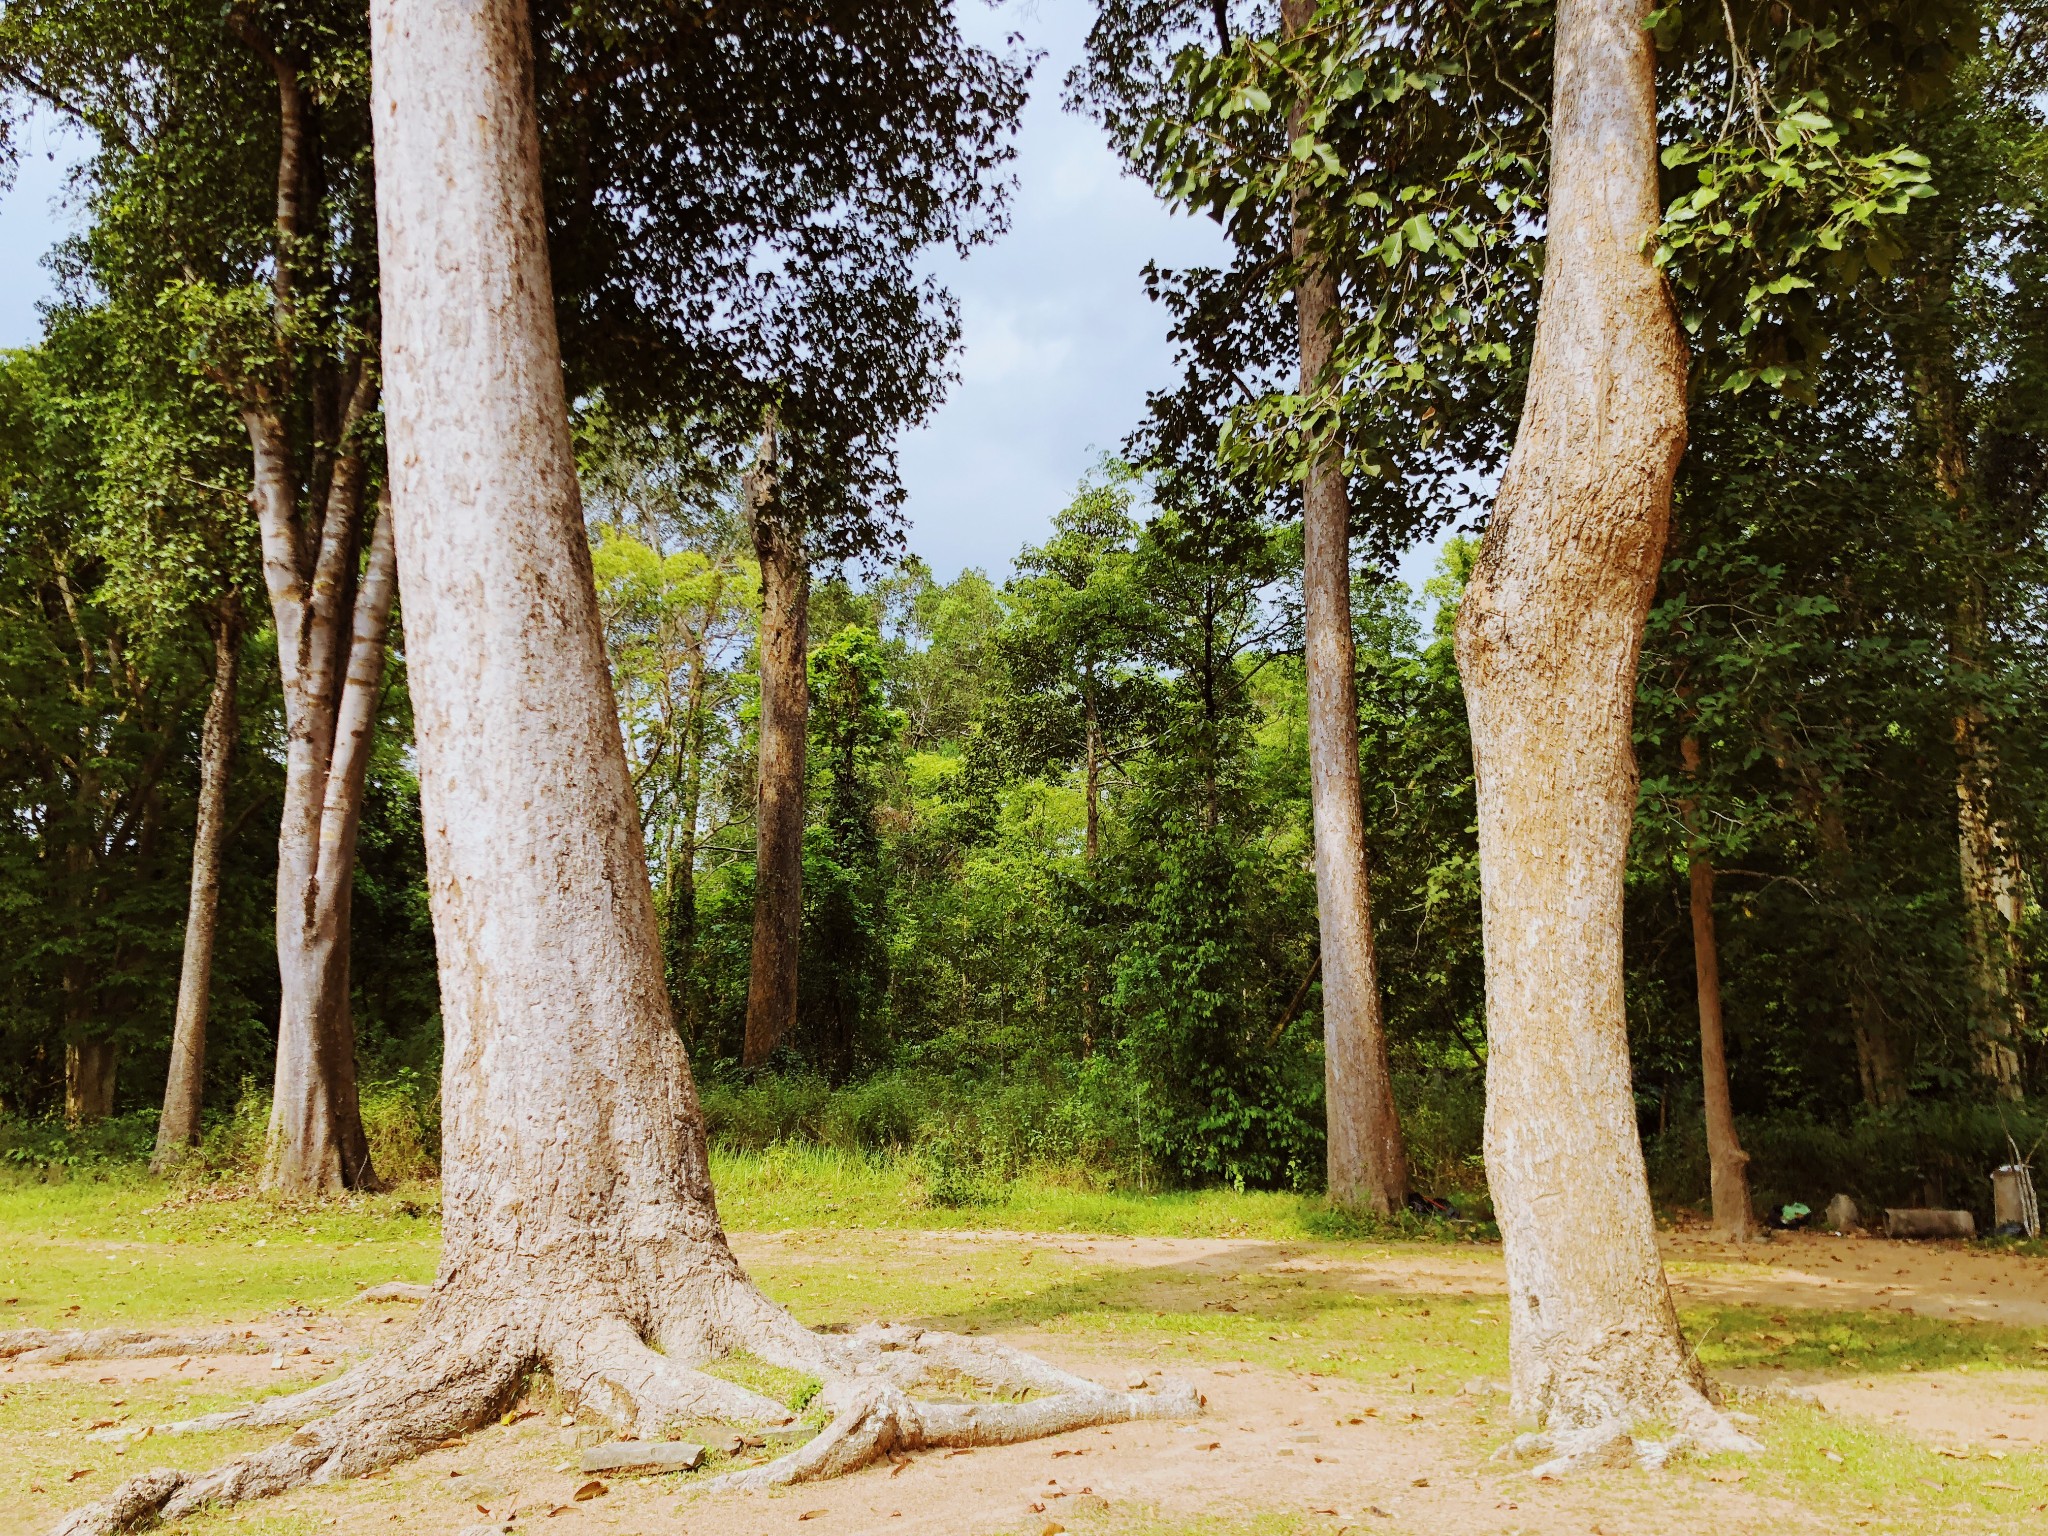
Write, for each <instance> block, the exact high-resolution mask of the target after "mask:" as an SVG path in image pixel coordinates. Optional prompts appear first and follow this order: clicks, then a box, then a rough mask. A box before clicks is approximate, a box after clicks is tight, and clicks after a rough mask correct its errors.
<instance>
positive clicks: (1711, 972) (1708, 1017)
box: [1678, 736, 1757, 1243]
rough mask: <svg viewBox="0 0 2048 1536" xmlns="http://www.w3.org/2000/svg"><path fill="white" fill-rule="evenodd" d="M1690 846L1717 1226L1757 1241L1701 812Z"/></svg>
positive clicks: (1693, 771)
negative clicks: (1731, 1077)
mask: <svg viewBox="0 0 2048 1536" xmlns="http://www.w3.org/2000/svg"><path fill="white" fill-rule="evenodd" d="M1678 750H1679V758H1680V761H1681V763H1682V764H1683V766H1684V768H1685V771H1686V774H1687V775H1688V776H1693V775H1697V774H1698V772H1699V769H1700V744H1699V741H1698V739H1697V738H1695V737H1692V736H1686V737H1683V738H1681V739H1680V741H1679V744H1678ZM1679 811H1680V814H1681V815H1682V816H1683V817H1684V819H1685V830H1686V833H1687V836H1688V837H1689V838H1691V840H1692V847H1691V849H1690V851H1689V853H1688V855H1687V866H1688V868H1687V882H1688V884H1689V885H1690V887H1691V907H1692V969H1693V981H1694V985H1695V987H1696V989H1697V992H1698V996H1699V1009H1700V1082H1701V1085H1702V1089H1703V1097H1704V1099H1705V1105H1706V1118H1707V1170H1708V1174H1707V1176H1708V1182H1709V1184H1710V1185H1711V1187H1712V1194H1713V1202H1714V1225H1715V1227H1717V1228H1718V1229H1719V1230H1720V1231H1721V1233H1722V1235H1723V1236H1725V1237H1727V1238H1729V1239H1730V1240H1731V1241H1733V1242H1738V1243H1746V1242H1748V1241H1749V1240H1750V1239H1752V1238H1754V1237H1755V1236H1756V1231H1757V1229H1756V1208H1755V1206H1754V1205H1753V1203H1752V1202H1751V1200H1750V1197H1749V1154H1748V1153H1747V1152H1745V1151H1743V1150H1742V1140H1741V1138H1740V1137H1739V1136H1737V1135H1736V1132H1735V1106H1734V1102H1733V1100H1731V1099H1730V1098H1729V1096H1728V1045H1727V1040H1726V1038H1725V1036H1724V1035H1723V1033H1722V1029H1721V946H1720V942H1719V940H1718V939H1717V937H1716V936H1715V932H1714V860H1713V856H1712V854H1710V853H1709V852H1708V850H1707V849H1706V847H1705V846H1704V845H1703V844H1702V843H1701V841H1700V838H1699V807H1698V805H1697V803H1696V802H1694V801H1693V800H1690V799H1687V800H1685V801H1683V802H1681V804H1680V806H1679Z"/></svg>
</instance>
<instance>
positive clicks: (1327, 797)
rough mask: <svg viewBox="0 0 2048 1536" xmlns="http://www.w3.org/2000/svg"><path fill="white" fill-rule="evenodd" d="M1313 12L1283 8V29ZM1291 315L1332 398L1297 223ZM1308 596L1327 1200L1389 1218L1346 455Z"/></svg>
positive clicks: (1320, 529)
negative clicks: (1297, 272)
mask: <svg viewBox="0 0 2048 1536" xmlns="http://www.w3.org/2000/svg"><path fill="white" fill-rule="evenodd" d="M1315 12H1316V0H1286V3H1285V4H1283V5H1282V7H1281V18H1282V23H1283V25H1284V26H1285V28H1286V30H1287V31H1289V32H1290V33H1291V32H1297V31H1299V30H1300V29H1301V28H1303V27H1305V26H1307V25H1308V24H1309V23H1310V21H1311V20H1312V19H1313V18H1314V16H1315ZM1293 254H1294V259H1295V260H1296V261H1297V262H1299V263H1302V264H1303V266H1304V269H1305V270H1304V271H1303V273H1302V275H1301V276H1300V278H1298V279H1297V281H1296V283H1295V288H1294V310H1295V320H1296V326H1297V333H1298V345H1299V351H1300V361H1301V391H1302V394H1303V395H1304V396H1307V395H1311V394H1313V393H1314V392H1315V391H1316V390H1317V389H1318V388H1321V387H1326V386H1327V385H1328V383H1329V380H1328V379H1327V378H1326V377H1325V375H1326V374H1327V372H1328V370H1329V364H1330V354H1331V351H1332V349H1333V348H1334V346H1335V344H1336V339H1337V328H1338V297H1337V280H1336V277H1335V276H1334V275H1333V274H1332V273H1331V272H1330V271H1329V269H1328V267H1327V265H1326V264H1325V263H1324V262H1322V261H1321V260H1319V259H1317V256H1316V253H1315V252H1314V250H1313V248H1312V246H1311V243H1310V238H1309V233H1308V230H1307V229H1306V227H1305V225H1304V222H1303V220H1302V219H1301V218H1300V216H1299V211H1298V210H1297V213H1296V217H1295V223H1294V231H1293ZM1301 521H1302V597H1303V603H1304V610H1305V611H1304V615H1303V621H1304V640H1305V647H1306V664H1307V671H1308V759H1309V799H1310V806H1311V816H1312V819H1313V821H1314V825H1315V866H1316V917H1317V921H1318V924H1319V926H1320V930H1321V934H1322V970H1323V1104H1324V1116H1325V1119H1326V1122H1327V1130H1328V1140H1327V1159H1326V1162H1327V1172H1328V1178H1329V1192H1330V1198H1331V1199H1332V1200H1335V1201H1337V1202H1338V1203H1340V1204H1344V1205H1359V1206H1363V1207H1365V1208H1366V1209H1368V1210H1371V1211H1375V1212H1378V1213H1379V1214H1381V1215H1387V1214H1390V1213H1392V1212H1394V1211H1398V1210H1400V1209H1401V1208H1402V1207H1403V1206H1404V1205H1405V1204H1406V1203H1407V1200H1408V1150H1407V1147H1406V1145H1405V1144H1404V1143H1403V1141H1402V1137H1401V1122H1400V1118H1399V1116H1398V1115H1397V1113H1396V1112H1395V1108H1394V1081H1393V1072H1392V1069H1391V1068H1390V1066H1389V1065H1388V1061H1387V1037H1386V1023H1385V1016H1384V1005H1383V1000H1382V998H1381V994H1380V980H1379V957H1378V955H1377V954H1376V952H1375V950H1374V946H1373V932H1372V900H1371V872H1370V867H1369V865H1368V862H1367V857H1366V846H1365V811H1364V803H1363V790H1362V788H1361V786H1360V783H1359V771H1358V657H1357V651H1356V646H1355V642H1354V640H1353V637H1352V633H1351V500H1350V494H1349V492H1348V491H1347V490H1346V488H1345V484H1344V462H1343V450H1342V448H1341V447H1340V446H1339V445H1337V444H1332V445H1331V446H1330V447H1328V448H1327V449H1326V450H1325V451H1324V452H1323V453H1322V454H1321V455H1320V456H1319V457H1318V458H1317V459H1316V461H1315V462H1314V463H1313V464H1311V465H1310V466H1309V469H1308V474H1307V476H1306V477H1305V478H1304V479H1303V481H1302V495H1301Z"/></svg>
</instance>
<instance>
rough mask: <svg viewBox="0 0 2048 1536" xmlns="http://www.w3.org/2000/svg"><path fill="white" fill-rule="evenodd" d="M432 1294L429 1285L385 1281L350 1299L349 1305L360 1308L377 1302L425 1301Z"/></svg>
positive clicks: (432, 1289) (403, 1281)
mask: <svg viewBox="0 0 2048 1536" xmlns="http://www.w3.org/2000/svg"><path fill="white" fill-rule="evenodd" d="M433 1294H434V1288H433V1287H432V1286H431V1285H415V1284H413V1282H412V1281H410V1280H387V1281H385V1282H384V1283H383V1284H382V1285H373V1286H371V1287H370V1288H369V1289H368V1290H366V1291H363V1292H361V1293H359V1294H358V1295H356V1296H355V1297H353V1298H351V1299H350V1301H349V1305H350V1306H352V1307H361V1306H367V1305H369V1304H370V1303H371V1302H377V1301H425V1300H426V1299H427V1298H428V1297H429V1296H432V1295H433Z"/></svg>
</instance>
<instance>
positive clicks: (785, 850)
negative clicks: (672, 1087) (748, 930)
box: [741, 421, 811, 1067]
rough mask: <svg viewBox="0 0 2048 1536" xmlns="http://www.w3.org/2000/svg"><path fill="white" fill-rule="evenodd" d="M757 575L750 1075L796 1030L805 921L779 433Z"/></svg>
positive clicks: (789, 536) (802, 574) (792, 540)
mask: <svg viewBox="0 0 2048 1536" xmlns="http://www.w3.org/2000/svg"><path fill="white" fill-rule="evenodd" d="M747 502H748V512H749V516H750V521H751V523H752V532H753V536H754V554H755V556H756V558H757V559H758V561H759V562H760V566H761V639H760V646H759V654H760V670H761V715H760V721H761V724H760V735H761V760H760V768H759V778H758V786H759V792H758V794H757V796H756V806H755V822H754V948H753V955H752V960H751V967H750V970H749V974H748V978H747V1033H746V1041H745V1045H744V1047H743V1048H742V1052H741V1062H742V1064H743V1065H745V1066H749V1067H754V1066H759V1065H760V1064H761V1063H762V1062H764V1061H766V1060H767V1059H768V1058H769V1056H771V1055H772V1054H774V1051H775V1048H776V1047H777V1046H778V1045H780V1044H782V1042H783V1041H784V1040H786V1039H788V1038H789V1035H790V1032H791V1031H792V1030H793V1029H795V1028H796V982H797V960H798V953H799V945H800V943H801V940H802V935H803V920H804V750H805V747H806V745H807V743H808V739H809V735H810V715H811V684H810V674H809V671H808V655H809V651H810V635H809V613H808V610H809V606H810V588H811V577H810V564H809V562H808V561H807V560H806V559H805V556H804V549H803V538H802V531H801V530H800V529H799V528H797V527H796V526H795V525H794V524H793V522H792V521H791V519H790V515H789V511H788V509H787V508H786V507H785V506H784V505H783V502H782V498H781V495H780V494H779V487H778V484H777V474H776V441H775V426H774V424H773V422H772V421H771V422H770V423H769V425H768V426H767V427H766V429H765V430H764V431H763V432H762V434H761V454H760V458H759V459H758V460H757V461H756V463H755V466H754V469H753V471H752V472H751V473H750V474H749V476H748V485H747Z"/></svg>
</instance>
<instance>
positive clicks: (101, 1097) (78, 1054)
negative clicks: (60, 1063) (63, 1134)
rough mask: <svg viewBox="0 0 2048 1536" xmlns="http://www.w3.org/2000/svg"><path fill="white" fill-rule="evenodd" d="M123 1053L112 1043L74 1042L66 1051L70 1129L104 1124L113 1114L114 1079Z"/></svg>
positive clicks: (67, 1045)
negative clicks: (71, 1126) (99, 1122)
mask: <svg viewBox="0 0 2048 1536" xmlns="http://www.w3.org/2000/svg"><path fill="white" fill-rule="evenodd" d="M120 1059H121V1058H120V1053H119V1052H118V1051H117V1050H116V1049H115V1048H114V1042H113V1041H111V1040H73V1041H70V1042H68V1043H67V1044H66V1045H65V1047H64V1119H65V1121H66V1122H67V1123H68V1124H71V1125H83V1124H86V1123H87V1122H89V1121H93V1120H104V1119H106V1118H107V1116H109V1115H111V1114H112V1113H113V1112H114V1075H115V1069H116V1068H117V1067H118V1066H119V1064H120Z"/></svg>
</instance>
